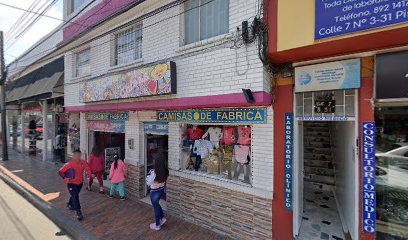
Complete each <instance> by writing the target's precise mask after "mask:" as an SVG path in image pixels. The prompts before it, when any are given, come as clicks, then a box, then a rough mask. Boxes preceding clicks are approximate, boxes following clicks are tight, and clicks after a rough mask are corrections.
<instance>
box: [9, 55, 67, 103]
mask: <svg viewBox="0 0 408 240" xmlns="http://www.w3.org/2000/svg"><path fill="white" fill-rule="evenodd" d="M63 82H64V58H59V59H57V60H55V61H53V62H51V63H48V64H46V65H44V66H42V67H41V68H38V69H36V70H34V71H32V72H30V73H29V74H27V75H25V76H23V77H21V78H19V79H17V80H15V81H13V82H11V83H10V84H7V85H6V102H7V104H10V103H22V102H28V101H37V100H42V99H47V98H50V97H52V96H53V93H54V92H55V91H56V89H58V91H57V92H58V93H61V90H60V88H61V85H63Z"/></svg>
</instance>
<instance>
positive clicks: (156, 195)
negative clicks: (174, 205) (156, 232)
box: [150, 187, 164, 226]
mask: <svg viewBox="0 0 408 240" xmlns="http://www.w3.org/2000/svg"><path fill="white" fill-rule="evenodd" d="M163 194H164V187H162V188H158V189H152V190H150V200H151V201H152V205H153V209H154V218H155V219H156V226H160V220H161V219H162V218H163V217H164V215H163V209H162V208H161V206H160V203H159V201H160V199H161V197H162V196H163Z"/></svg>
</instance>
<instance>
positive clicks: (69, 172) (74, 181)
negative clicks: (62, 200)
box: [59, 150, 92, 221]
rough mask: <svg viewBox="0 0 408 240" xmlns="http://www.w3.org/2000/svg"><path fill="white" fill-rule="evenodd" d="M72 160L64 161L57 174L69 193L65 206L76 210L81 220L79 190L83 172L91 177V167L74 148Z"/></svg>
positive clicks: (82, 180)
mask: <svg viewBox="0 0 408 240" xmlns="http://www.w3.org/2000/svg"><path fill="white" fill-rule="evenodd" d="M73 154H74V156H73V158H72V160H71V161H70V162H68V163H66V164H65V165H64V166H63V167H62V168H61V169H60V170H59V174H60V176H61V177H62V178H63V179H64V182H65V183H66V184H67V187H68V191H69V194H70V195H71V197H70V198H69V202H68V203H67V207H68V209H70V210H73V211H76V214H77V219H78V221H82V220H83V218H84V217H83V216H82V212H81V204H80V202H79V192H81V189H82V185H83V182H84V172H86V173H87V174H88V176H91V177H92V174H91V169H90V168H89V166H88V164H87V163H86V161H84V160H82V159H81V156H82V153H81V151H80V150H74V152H73Z"/></svg>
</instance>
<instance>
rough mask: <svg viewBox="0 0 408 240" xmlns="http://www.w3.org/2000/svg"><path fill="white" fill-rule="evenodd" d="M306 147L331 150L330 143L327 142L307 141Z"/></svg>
mask: <svg viewBox="0 0 408 240" xmlns="http://www.w3.org/2000/svg"><path fill="white" fill-rule="evenodd" d="M304 146H305V147H314V148H329V149H331V145H330V143H327V142H313V141H305V142H304Z"/></svg>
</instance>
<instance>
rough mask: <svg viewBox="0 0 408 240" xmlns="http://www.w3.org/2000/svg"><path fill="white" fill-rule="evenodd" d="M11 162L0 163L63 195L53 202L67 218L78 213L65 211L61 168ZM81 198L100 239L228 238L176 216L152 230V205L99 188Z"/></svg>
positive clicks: (14, 157) (88, 224)
mask: <svg viewBox="0 0 408 240" xmlns="http://www.w3.org/2000/svg"><path fill="white" fill-rule="evenodd" d="M9 159H10V160H9V161H6V162H5V161H0V164H1V165H2V166H3V167H5V168H7V169H8V170H9V171H11V172H13V174H15V175H16V176H18V177H19V178H21V179H23V180H24V181H26V182H28V183H29V184H30V185H31V186H32V187H34V188H35V189H37V190H38V191H40V192H41V193H43V194H45V195H46V196H47V194H49V196H53V195H55V193H58V192H60V195H59V197H57V198H56V199H53V200H51V201H50V203H51V204H52V205H53V206H55V207H56V208H58V209H59V210H61V211H62V212H63V213H64V214H66V215H67V216H70V217H72V218H75V213H73V212H71V211H69V210H68V209H67V208H66V203H67V201H68V198H69V194H68V192H67V188H66V186H65V184H64V183H63V181H62V179H61V178H60V177H59V175H58V172H57V171H58V168H59V166H57V165H55V164H53V163H50V162H42V161H41V160H39V159H38V158H33V157H28V156H26V155H23V154H20V153H17V152H15V151H10V153H9ZM80 199H81V206H82V212H83V214H84V217H85V219H84V221H82V222H81V225H82V226H84V227H85V228H86V229H87V230H88V231H90V232H91V233H93V234H95V236H97V237H98V238H100V239H115V240H116V239H120V240H122V239H152V240H153V239H154V240H158V239H160V240H161V239H169V240H170V239H180V240H188V239H194V240H206V239H211V240H213V239H226V238H225V237H223V236H220V235H217V234H216V233H214V232H212V231H209V230H207V229H204V228H201V227H199V226H197V225H194V224H191V223H188V222H186V221H183V220H181V219H179V218H176V217H173V216H166V217H167V219H168V222H167V223H166V225H165V226H163V227H162V229H161V230H160V231H158V232H155V231H152V230H150V228H149V224H150V223H152V222H153V221H154V219H153V208H152V207H151V206H148V205H147V204H145V203H141V202H138V201H137V200H126V201H120V200H118V199H110V198H108V197H107V196H106V195H105V194H99V193H97V192H96V188H95V189H94V191H92V192H88V191H86V189H85V187H84V188H83V189H82V191H81V194H80Z"/></svg>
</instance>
